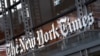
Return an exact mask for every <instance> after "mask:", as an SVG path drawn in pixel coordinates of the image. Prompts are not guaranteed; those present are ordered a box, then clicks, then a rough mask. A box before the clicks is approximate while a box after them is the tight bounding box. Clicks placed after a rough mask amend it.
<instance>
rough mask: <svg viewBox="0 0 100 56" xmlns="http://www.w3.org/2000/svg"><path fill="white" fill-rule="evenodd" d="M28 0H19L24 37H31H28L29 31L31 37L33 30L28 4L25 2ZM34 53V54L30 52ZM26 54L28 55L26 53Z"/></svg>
mask: <svg viewBox="0 0 100 56" xmlns="http://www.w3.org/2000/svg"><path fill="white" fill-rule="evenodd" d="M29 1H30V0H21V4H22V16H23V17H22V20H23V22H24V28H25V29H24V31H25V35H26V37H25V39H27V38H31V37H30V33H32V38H33V31H32V27H33V24H32V18H31V16H30V14H31V13H30V9H29V8H30V6H29V4H28V3H27V2H29ZM32 55H34V54H32ZM27 56H28V55H27Z"/></svg>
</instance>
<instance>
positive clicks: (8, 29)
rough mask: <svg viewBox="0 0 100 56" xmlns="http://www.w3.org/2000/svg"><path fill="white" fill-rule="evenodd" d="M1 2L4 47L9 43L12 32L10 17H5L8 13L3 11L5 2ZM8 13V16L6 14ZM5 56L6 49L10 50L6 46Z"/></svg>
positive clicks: (3, 0) (2, 0)
mask: <svg viewBox="0 0 100 56" xmlns="http://www.w3.org/2000/svg"><path fill="white" fill-rule="evenodd" d="M0 1H1V8H2V15H3V17H2V18H3V24H4V33H5V39H6V45H7V44H8V43H10V39H11V38H12V37H13V31H12V25H11V18H10V17H11V15H9V18H8V17H7V16H8V14H9V12H6V11H5V0H0ZM7 13H8V14H7ZM6 48H7V49H6V55H7V56H9V54H10V53H9V52H8V48H11V47H10V46H6Z"/></svg>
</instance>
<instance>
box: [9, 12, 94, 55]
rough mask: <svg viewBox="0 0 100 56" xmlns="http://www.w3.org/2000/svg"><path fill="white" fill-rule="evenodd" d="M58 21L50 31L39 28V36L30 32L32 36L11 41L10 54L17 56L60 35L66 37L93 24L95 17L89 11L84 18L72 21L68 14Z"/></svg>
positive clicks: (52, 25)
mask: <svg viewBox="0 0 100 56" xmlns="http://www.w3.org/2000/svg"><path fill="white" fill-rule="evenodd" d="M56 22H57V26H55V25H54V23H52V24H51V25H50V27H51V29H50V30H49V31H46V32H44V31H43V30H42V29H39V30H37V31H36V35H37V36H34V37H32V33H30V37H31V38H27V39H25V36H21V37H22V38H19V39H16V41H15V43H13V42H12V41H11V42H9V43H8V44H7V47H8V48H7V51H8V55H9V56H11V55H13V56H16V55H17V54H20V53H23V52H25V51H28V50H29V49H32V50H34V48H35V46H36V45H37V47H38V48H42V47H43V46H45V43H47V42H49V41H52V40H54V39H57V38H60V36H63V37H65V38H66V37H67V35H68V34H69V33H73V32H76V31H77V30H79V29H83V28H86V27H89V26H91V25H92V24H93V22H94V18H93V16H92V13H89V14H88V15H84V16H83V18H77V19H76V20H74V21H71V22H70V18H69V17H66V16H64V17H61V18H59V19H58V20H57V21H56ZM58 30H59V31H58ZM17 42H19V43H17Z"/></svg>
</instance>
